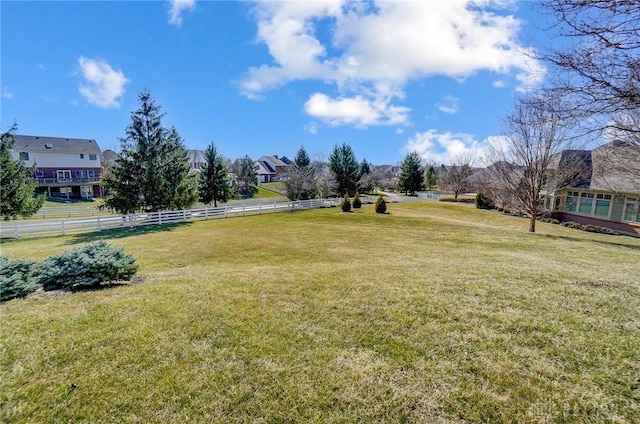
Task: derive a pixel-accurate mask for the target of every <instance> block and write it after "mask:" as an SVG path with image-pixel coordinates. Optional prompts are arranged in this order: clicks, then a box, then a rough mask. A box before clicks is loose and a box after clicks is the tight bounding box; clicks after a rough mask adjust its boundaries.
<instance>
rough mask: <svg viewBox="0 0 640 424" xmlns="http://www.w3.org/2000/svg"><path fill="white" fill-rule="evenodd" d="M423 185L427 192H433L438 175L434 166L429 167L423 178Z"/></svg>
mask: <svg viewBox="0 0 640 424" xmlns="http://www.w3.org/2000/svg"><path fill="white" fill-rule="evenodd" d="M425 184H426V186H427V189H428V190H433V189H434V188H435V187H436V185H437V184H438V173H437V172H436V168H435V166H434V165H430V166H429V169H428V170H427V175H426V176H425Z"/></svg>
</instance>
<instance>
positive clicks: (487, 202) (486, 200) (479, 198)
mask: <svg viewBox="0 0 640 424" xmlns="http://www.w3.org/2000/svg"><path fill="white" fill-rule="evenodd" d="M495 207H496V205H495V204H494V203H493V199H492V198H491V197H490V196H489V195H488V194H487V193H484V192H482V191H481V192H479V193H478V194H476V208H478V209H495Z"/></svg>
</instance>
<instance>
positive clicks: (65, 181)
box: [11, 135, 103, 199]
mask: <svg viewBox="0 0 640 424" xmlns="http://www.w3.org/2000/svg"><path fill="white" fill-rule="evenodd" d="M101 153H102V152H101V151H100V147H99V146H98V143H97V142H96V141H95V140H89V139H81V138H60V137H41V136H30V135H16V136H15V143H14V144H13V148H12V151H11V154H12V157H13V158H14V159H18V158H20V159H22V160H23V161H24V163H25V165H26V166H28V167H31V166H35V168H36V173H35V176H34V178H35V180H36V182H37V187H36V191H37V192H38V193H43V194H45V195H46V196H47V197H62V198H66V199H70V198H74V199H90V198H93V197H100V196H102V194H103V193H102V186H101V185H100V179H101V177H102V164H101Z"/></svg>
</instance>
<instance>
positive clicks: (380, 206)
mask: <svg viewBox="0 0 640 424" xmlns="http://www.w3.org/2000/svg"><path fill="white" fill-rule="evenodd" d="M374 207H375V208H376V213H385V212H387V202H385V201H384V199H383V198H382V196H378V198H377V199H376V203H375V204H374Z"/></svg>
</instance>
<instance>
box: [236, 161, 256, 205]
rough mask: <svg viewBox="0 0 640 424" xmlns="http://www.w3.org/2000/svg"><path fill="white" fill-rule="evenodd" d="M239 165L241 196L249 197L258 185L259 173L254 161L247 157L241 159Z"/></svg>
mask: <svg viewBox="0 0 640 424" xmlns="http://www.w3.org/2000/svg"><path fill="white" fill-rule="evenodd" d="M239 165H240V166H239V168H240V169H239V171H238V183H239V185H240V194H242V195H245V196H247V195H249V194H251V193H253V190H254V189H255V186H256V185H258V172H257V171H256V168H255V165H254V162H253V160H252V159H251V158H250V157H249V156H247V155H245V157H243V158H242V159H240V164H239Z"/></svg>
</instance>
